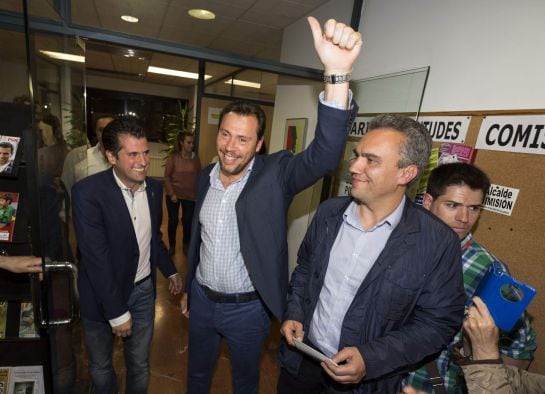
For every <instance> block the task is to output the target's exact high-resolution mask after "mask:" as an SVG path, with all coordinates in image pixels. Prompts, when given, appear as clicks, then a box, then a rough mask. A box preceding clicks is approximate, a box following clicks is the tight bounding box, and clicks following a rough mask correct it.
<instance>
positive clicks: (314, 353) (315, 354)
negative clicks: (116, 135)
mask: <svg viewBox="0 0 545 394" xmlns="http://www.w3.org/2000/svg"><path fill="white" fill-rule="evenodd" d="M293 345H294V346H295V347H296V348H297V349H298V350H300V351H301V352H303V353H305V354H306V355H307V356H310V357H312V358H313V359H315V360H318V361H328V362H330V363H331V364H333V365H335V366H336V367H338V366H339V365H338V364H337V363H336V362H335V361H333V360H332V359H330V358H329V357H327V356H326V355H325V354H323V353H321V352H320V351H318V350H316V349H314V348H311V347H310V346H308V345H307V344H305V343H303V342H302V341H301V340H300V339H298V338H293Z"/></svg>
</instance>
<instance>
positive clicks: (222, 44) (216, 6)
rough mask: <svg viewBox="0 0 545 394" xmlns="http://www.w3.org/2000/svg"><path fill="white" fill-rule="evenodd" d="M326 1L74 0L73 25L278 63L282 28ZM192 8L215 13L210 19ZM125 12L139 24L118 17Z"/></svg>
mask: <svg viewBox="0 0 545 394" xmlns="http://www.w3.org/2000/svg"><path fill="white" fill-rule="evenodd" d="M326 1H327V0H228V1H225V0H72V22H73V23H74V24H77V25H82V26H87V27H95V28H100V29H106V30H112V31H117V32H123V33H127V34H131V35H136V36H143V37H147V38H153V39H157V40H162V41H169V42H174V43H179V44H183V45H188V46H192V47H201V48H209V49H215V50H221V51H226V52H231V53H236V54H239V55H242V56H248V57H257V58H262V59H271V60H276V61H278V59H279V57H280V46H281V43H282V31H283V29H284V28H285V27H286V26H288V25H290V24H292V23H293V22H295V21H296V20H298V19H300V18H301V17H303V16H305V15H307V14H310V13H312V11H313V10H314V9H316V8H318V7H319V6H321V5H322V4H324V3H325V2H326ZM192 8H205V9H207V10H209V11H212V12H214V13H215V14H216V19H214V20H211V21H205V20H198V19H195V18H192V17H190V16H189V15H188V13H187V12H188V10H190V9H192ZM125 14H129V15H132V16H136V17H137V18H139V20H140V21H139V22H138V23H127V22H124V21H122V20H121V19H120V16H121V15H125Z"/></svg>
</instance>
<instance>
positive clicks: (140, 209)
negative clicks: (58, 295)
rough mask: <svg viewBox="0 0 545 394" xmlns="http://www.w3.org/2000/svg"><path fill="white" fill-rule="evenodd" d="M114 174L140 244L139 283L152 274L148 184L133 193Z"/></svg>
mask: <svg viewBox="0 0 545 394" xmlns="http://www.w3.org/2000/svg"><path fill="white" fill-rule="evenodd" d="M113 174H114V178H115V182H116V183H117V185H118V186H119V188H120V189H121V192H122V194H123V198H124V199H125V203H126V204H127V209H128V210H129V214H130V216H131V222H132V224H133V228H134V232H135V234H136V241H137V242H138V250H139V258H138V268H137V269H136V276H135V278H134V281H135V282H138V281H139V280H140V279H143V278H145V277H146V276H148V275H149V274H150V273H151V267H150V259H151V215H150V210H149V204H148V195H147V193H146V182H145V181H144V182H143V183H142V184H141V185H140V187H139V188H138V190H136V191H135V192H133V191H132V190H131V189H130V188H129V187H127V186H125V185H124V184H123V182H121V180H120V179H119V178H118V176H117V175H116V173H115V169H114V171H113ZM130 317H131V314H130V312H129V311H127V312H125V313H124V314H123V315H121V316H119V317H117V318H114V319H111V320H110V325H111V326H112V327H114V326H119V325H121V324H123V323H125V322H127V321H129V319H130Z"/></svg>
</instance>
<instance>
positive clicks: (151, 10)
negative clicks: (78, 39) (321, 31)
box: [0, 0, 328, 100]
mask: <svg viewBox="0 0 545 394" xmlns="http://www.w3.org/2000/svg"><path fill="white" fill-rule="evenodd" d="M70 1H71V13H72V22H71V24H72V25H75V26H82V27H85V28H91V29H97V30H105V31H110V32H121V33H126V34H129V35H131V36H139V37H145V38H149V39H154V40H159V41H167V42H170V43H174V44H180V45H183V46H188V47H195V48H205V49H211V50H219V51H222V52H228V53H231V54H235V55H240V56H241V57H245V58H259V59H267V60H274V61H278V60H279V57H280V47H281V44H282V31H283V29H284V28H285V27H286V26H288V25H290V24H291V23H293V22H295V21H296V20H298V19H300V18H301V17H304V16H305V15H309V14H312V11H313V10H314V9H316V8H318V7H319V6H321V5H322V4H324V3H325V2H327V1H328V0H228V1H225V0H206V1H204V0H201V1H199V0H70ZM21 3H22V1H21V0H0V10H1V9H5V10H10V11H15V12H22V9H21ZM52 4H53V0H28V8H29V13H30V14H31V15H34V16H40V17H45V18H47V19H56V20H59V18H58V16H56V14H55V10H54V7H53V5H52ZM191 8H205V9H208V10H209V11H212V12H214V13H215V14H216V19H215V20H212V21H204V20H198V19H195V18H192V17H190V16H189V15H188V13H187V12H188V10H189V9H191ZM125 14H130V15H132V16H136V17H138V18H139V22H138V23H127V22H124V21H122V20H121V18H120V17H121V15H125ZM309 34H310V33H309ZM10 41H11V39H10V32H8V31H2V30H0V42H3V44H2V48H4V51H7V53H9V54H11V55H15V54H17V53H20V54H21V56H24V47H19V48H13V49H12V50H10V49H9V45H8V44H9V42H10ZM14 42H15V41H14ZM34 42H35V47H36V50H39V49H47V50H52V51H69V50H70V49H73V48H68V50H67V49H66V41H65V40H62V39H60V37H59V38H58V39H56V38H55V37H53V36H50V35H46V34H39V35H37V37H36V39H35V41H34ZM6 48H8V49H6ZM86 48H87V50H86V54H85V59H86V62H85V68H86V72H87V73H88V74H89V75H99V76H105V77H110V78H119V79H127V80H135V81H141V82H149V83H155V84H162V85H169V86H179V87H191V86H194V85H196V80H191V79H186V78H177V77H167V76H160V75H157V74H151V73H148V72H147V69H148V66H150V65H152V66H156V67H164V68H173V69H177V70H183V71H190V72H194V73H197V72H198V62H197V60H195V59H189V58H183V57H180V56H173V55H168V54H164V53H158V52H152V51H146V50H140V49H135V48H123V47H120V46H119V45H112V44H105V43H102V42H96V41H92V40H89V41H87V45H86ZM129 49H131V50H132V51H133V52H134V56H132V57H127V54H128V52H129V51H128V50H129ZM12 52H13V53H12ZM7 53H6V52H4V55H6V54H7ZM206 64H207V65H206V72H205V73H206V74H209V75H212V76H213V78H212V79H211V80H209V81H207V84H210V82H212V81H215V80H217V79H219V78H223V79H221V80H220V81H219V83H217V84H216V86H215V87H214V88H213V89H214V91H215V92H216V93H225V92H226V91H228V89H229V86H227V85H225V84H223V80H224V79H225V78H226V77H228V76H229V75H230V74H232V73H237V72H238V74H237V75H236V78H237V79H244V80H246V81H251V82H259V83H261V84H262V88H261V89H260V90H259V91H258V90H256V89H251V88H242V87H236V89H237V90H238V93H239V94H240V93H242V92H244V94H246V95H248V94H249V95H253V97H254V98H256V99H265V100H270V99H271V98H274V92H275V88H276V84H277V79H278V76H277V75H276V74H272V73H264V72H260V71H256V70H243V69H239V68H238V67H236V66H230V65H222V64H217V63H210V62H207V63H206Z"/></svg>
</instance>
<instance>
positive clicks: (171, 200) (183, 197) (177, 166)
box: [165, 132, 201, 255]
mask: <svg viewBox="0 0 545 394" xmlns="http://www.w3.org/2000/svg"><path fill="white" fill-rule="evenodd" d="M194 143H195V136H194V135H193V134H192V133H189V132H181V133H179V134H178V140H177V143H176V145H175V146H174V151H173V152H172V153H171V154H170V155H169V156H168V158H167V162H166V165H165V189H166V205H167V212H168V243H169V249H168V251H169V253H170V254H171V255H173V254H174V251H175V248H176V229H177V227H178V220H179V219H178V212H179V209H178V208H179V207H180V205H181V206H182V227H183V243H184V245H187V244H188V243H189V237H190V235H191V221H192V220H193V211H194V209H195V199H196V197H197V176H198V175H199V172H200V171H201V161H200V160H199V158H198V157H197V155H196V154H195V153H194V152H193V146H194Z"/></svg>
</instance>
